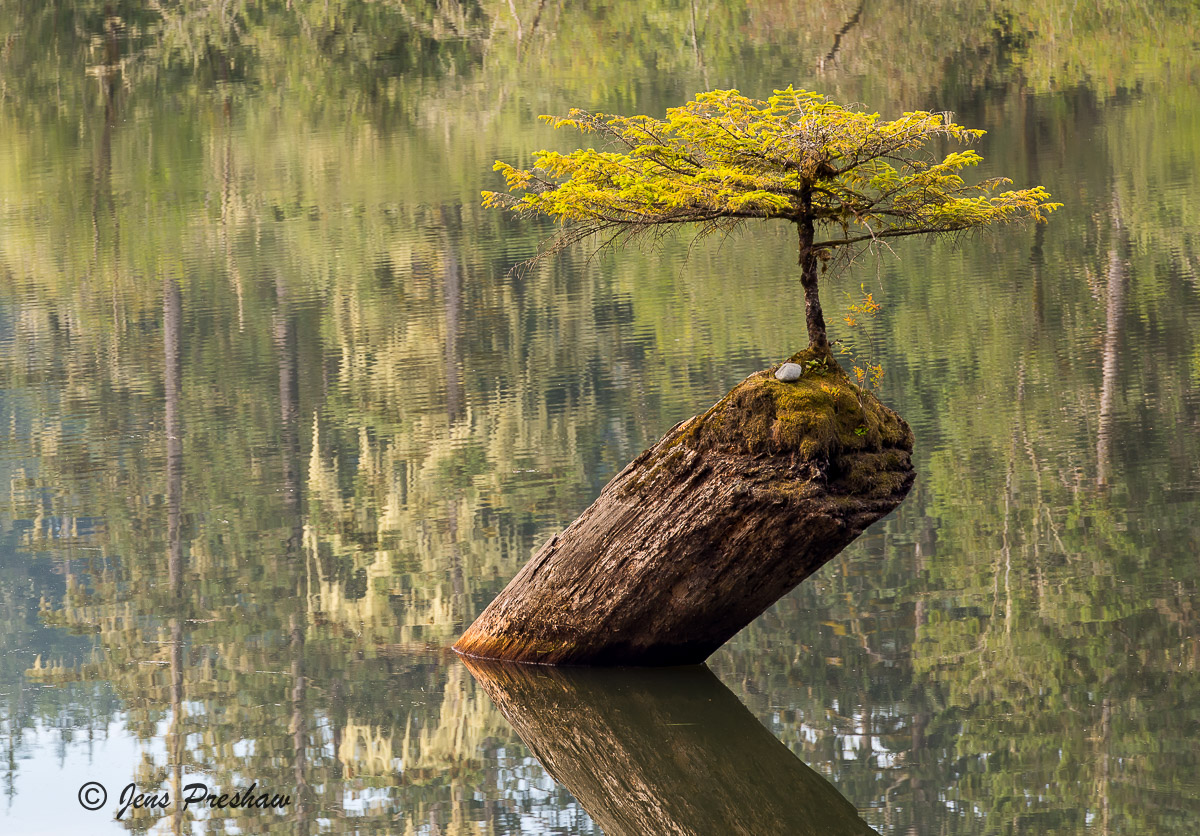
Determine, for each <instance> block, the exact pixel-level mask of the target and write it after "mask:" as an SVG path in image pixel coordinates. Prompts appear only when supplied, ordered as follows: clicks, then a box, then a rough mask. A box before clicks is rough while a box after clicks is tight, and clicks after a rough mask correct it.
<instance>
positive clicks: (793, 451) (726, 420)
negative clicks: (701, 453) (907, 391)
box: [681, 350, 912, 461]
mask: <svg viewBox="0 0 1200 836" xmlns="http://www.w3.org/2000/svg"><path fill="white" fill-rule="evenodd" d="M792 362H796V363H799V364H800V365H802V366H804V367H805V369H806V370H805V372H804V375H803V376H802V377H801V378H800V379H799V380H797V381H795V382H792V383H782V382H780V381H778V380H776V379H775V375H774V373H773V372H774V369H769V370H766V371H762V372H758V373H757V374H753V375H751V376H750V377H748V378H746V379H745V380H744V381H742V382H741V383H740V384H738V385H737V386H736V387H734V389H733V391H731V392H730V393H729V394H728V395H726V396H725V397H724V398H722V399H721V400H720V401H719V402H717V403H716V404H715V405H714V406H713V407H712V408H711V409H709V410H708V411H707V412H705V413H704V414H703V415H701V416H700V417H699V418H697V419H695V420H694V421H693V422H692V423H691V425H690V426H689V427H688V428H687V431H686V434H685V435H684V436H683V438H682V439H681V442H682V443H683V444H685V445H686V446H687V447H689V448H691V449H693V450H706V449H721V450H726V451H729V452H736V453H742V454H750V455H758V454H763V455H795V456H797V457H798V458H800V459H802V460H805V461H822V460H824V461H830V460H832V459H834V458H835V457H837V456H839V455H841V454H843V453H851V452H865V453H884V452H886V451H888V450H889V449H894V450H903V451H906V452H907V451H911V450H912V431H911V430H910V429H909V428H908V425H907V424H905V423H904V421H902V420H901V419H900V416H898V415H896V413H894V412H892V411H891V410H890V409H888V408H887V407H885V406H884V405H883V404H882V403H880V402H879V400H878V399H877V398H876V397H875V396H874V395H872V394H871V393H870V392H868V391H866V390H865V389H860V388H859V387H858V386H856V385H855V384H854V383H853V382H851V380H850V379H849V378H848V377H847V376H846V375H845V373H844V372H842V370H841V369H840V368H838V367H837V366H836V365H834V364H833V363H832V360H831V359H830V358H828V357H827V356H826V355H822V354H821V353H820V352H816V351H812V350H806V351H804V352H801V353H799V354H797V355H795V356H794V357H793V358H792Z"/></svg>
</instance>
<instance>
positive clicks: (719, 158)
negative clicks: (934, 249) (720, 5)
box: [483, 87, 1062, 354]
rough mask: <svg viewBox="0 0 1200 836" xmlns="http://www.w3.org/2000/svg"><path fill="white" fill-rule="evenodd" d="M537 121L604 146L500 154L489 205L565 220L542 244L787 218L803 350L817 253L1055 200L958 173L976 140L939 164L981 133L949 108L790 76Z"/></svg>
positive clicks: (986, 219) (1031, 211)
mask: <svg viewBox="0 0 1200 836" xmlns="http://www.w3.org/2000/svg"><path fill="white" fill-rule="evenodd" d="M541 118H542V119H543V120H545V121H548V122H550V123H552V124H553V125H554V127H556V128H558V127H564V126H569V127H574V128H577V129H579V130H580V131H582V132H583V133H585V134H592V133H596V134H599V135H600V136H601V137H603V138H604V139H605V140H606V141H607V144H608V145H609V148H608V149H607V150H596V149H593V148H588V149H585V150H578V151H573V152H571V153H570V154H560V153H556V152H554V151H539V152H538V153H537V154H536V157H535V163H534V166H533V168H532V169H529V170H522V169H518V168H515V167H513V166H511V165H509V164H507V163H505V162H502V161H497V163H496V165H495V169H496V170H497V171H500V172H502V173H503V174H504V178H505V180H506V181H507V183H508V188H509V192H510V194H504V193H498V192H490V191H485V192H483V203H484V205H485V206H490V207H501V208H506V209H511V210H513V211H515V212H517V213H520V214H527V215H538V214H543V215H549V216H551V217H554V218H557V219H558V220H559V221H560V222H561V223H562V228H561V230H560V232H559V233H558V234H557V236H556V237H555V238H554V239H553V241H552V243H551V244H550V246H549V247H547V248H546V249H545V250H544V251H543V253H542V255H546V254H549V253H551V252H556V251H558V250H560V249H562V248H563V247H565V246H567V245H570V244H572V243H575V242H577V241H579V240H581V239H583V238H586V237H588V236H591V235H593V234H597V233H599V234H601V235H608V236H609V237H608V240H607V243H609V244H612V243H619V242H622V241H625V240H628V239H630V238H632V237H635V236H639V235H643V234H646V233H650V234H653V235H659V234H662V233H663V232H665V231H667V230H668V229H670V228H672V227H674V226H676V225H678V224H698V225H700V233H701V234H706V233H711V232H715V231H727V230H731V229H733V228H734V227H736V226H738V225H739V224H741V223H743V222H745V221H747V220H750V219H765V220H770V219H778V220H784V221H789V222H791V223H794V224H795V225H796V230H797V233H798V236H799V243H800V253H799V264H800V284H801V286H802V287H803V288H804V308H805V321H806V324H807V327H808V339H809V348H810V349H814V350H816V351H819V352H822V353H825V354H829V340H828V337H827V335H826V331H825V318H824V316H823V315H822V312H821V301H820V298H819V296H818V288H817V277H818V272H819V271H818V264H822V263H825V262H829V261H830V260H838V261H839V262H840V263H847V262H849V261H852V260H853V258H854V256H855V254H856V253H858V252H860V251H861V249H862V248H864V247H871V246H873V245H875V244H876V243H877V242H881V241H884V240H886V239H888V238H896V237H900V236H906V235H948V234H955V233H960V232H964V231H966V230H970V229H976V228H979V227H985V226H988V225H991V224H996V223H1012V222H1021V221H1028V220H1030V219H1032V220H1034V221H1036V222H1043V221H1045V219H1046V216H1047V215H1048V214H1049V213H1050V212H1052V211H1054V210H1055V209H1057V208H1059V207H1060V206H1061V205H1062V204H1059V203H1050V202H1048V201H1049V197H1050V195H1049V193H1048V192H1047V191H1046V190H1045V189H1044V188H1042V187H1041V186H1035V187H1033V188H1028V189H1020V190H1016V191H1000V190H1001V189H1002V188H1003V187H1005V186H1007V185H1009V184H1011V182H1012V181H1011V180H1008V179H1007V178H1003V177H997V178H993V179H990V180H984V181H983V182H980V183H976V184H968V183H967V182H966V181H964V180H963V178H962V177H961V176H960V175H959V172H960V171H962V170H963V169H964V168H967V167H969V166H973V165H976V164H977V163H979V162H980V160H981V159H982V158H981V157H980V156H979V155H978V154H977V153H975V152H974V151H971V150H963V151H954V152H952V153H950V154H948V155H946V156H945V157H944V158H943V159H941V160H940V161H939V160H938V158H937V155H936V154H934V153H932V152H931V151H930V149H929V147H928V146H929V145H930V144H931V143H933V142H935V141H937V140H942V139H949V140H955V141H957V142H959V143H969V142H971V141H972V140H974V139H977V138H978V137H980V136H982V135H983V133H984V132H983V131H981V130H977V129H972V128H964V127H962V126H960V125H956V124H955V123H954V122H953V120H952V118H951V114H949V113H931V112H926V111H914V112H911V113H905V114H904V115H903V116H901V117H900V118H899V119H896V120H894V121H890V122H889V121H884V120H882V119H880V117H879V114H877V113H862V112H859V111H856V110H852V109H849V108H846V107H843V106H841V105H838V104H835V103H833V102H831V101H829V100H828V99H826V98H825V97H824V96H822V95H820V94H818V93H812V92H808V91H805V90H796V89H793V88H792V87H789V88H788V89H786V90H777V91H775V95H773V96H771V97H770V98H769V99H767V100H766V101H765V102H764V101H761V100H758V99H750V98H747V97H745V96H743V95H741V94H740V93H739V92H738V91H736V90H713V91H711V92H708V93H701V94H700V95H699V96H697V97H696V99H695V100H694V101H691V102H688V103H687V104H685V105H683V106H682V107H675V108H671V109H669V110H668V111H667V114H666V118H665V119H655V118H652V117H649V116H613V115H609V114H604V113H588V112H587V111H582V110H571V111H570V112H569V114H568V116H567V117H566V118H556V117H553V116H543V117H541ZM818 233H819V234H818Z"/></svg>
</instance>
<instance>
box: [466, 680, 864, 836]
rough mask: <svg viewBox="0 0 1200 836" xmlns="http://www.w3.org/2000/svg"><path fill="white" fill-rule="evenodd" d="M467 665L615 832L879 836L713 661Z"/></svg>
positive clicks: (555, 772) (551, 767)
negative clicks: (620, 666)
mask: <svg viewBox="0 0 1200 836" xmlns="http://www.w3.org/2000/svg"><path fill="white" fill-rule="evenodd" d="M464 661H466V663H467V667H468V668H469V669H470V670H471V672H472V673H473V674H474V675H475V678H476V679H477V680H478V681H479V683H480V684H481V685H482V686H483V688H484V690H486V691H487V693H488V696H489V697H491V699H492V702H494V703H495V704H496V706H497V708H499V709H500V711H501V713H502V714H504V716H505V718H507V719H508V722H509V723H511V724H512V726H513V728H514V729H515V730H516V732H517V734H518V735H520V737H521V739H522V740H523V741H525V745H526V746H528V747H529V749H530V751H532V752H533V754H534V756H536V757H537V759H538V760H539V761H540V762H541V764H542V766H543V767H545V769H546V771H547V772H549V773H550V775H551V777H553V778H554V780H556V781H558V782H559V783H560V784H562V785H563V786H565V787H566V788H567V789H568V790H570V791H571V794H572V795H574V796H575V798H577V799H578V800H579V803H580V804H582V805H583V807H584V809H585V810H587V811H588V814H589V815H591V817H592V819H593V820H594V821H595V822H596V824H598V825H599V826H600V828H601V829H602V830H603V831H604V833H605V834H607V836H667V835H668V834H670V836H708V834H711V833H722V834H731V835H732V834H746V836H761V834H774V833H779V834H785V833H786V834H791V836H878V834H877V833H876V831H875V830H872V829H871V828H870V827H869V826H868V825H867V824H866V822H864V821H863V820H862V819H861V818H860V817H859V815H858V811H857V810H856V809H855V807H854V805H852V804H851V803H850V802H849V801H847V800H846V799H845V798H843V797H842V796H841V794H839V793H838V791H837V790H836V789H835V788H834V787H833V786H831V785H830V784H829V782H827V781H826V780H825V779H824V778H822V777H821V776H820V775H818V774H817V773H816V772H814V771H813V770H812V769H810V768H809V767H808V766H806V765H805V764H804V762H803V761H801V760H800V759H799V758H797V757H796V756H795V755H794V754H792V752H791V750H789V749H788V747H787V746H785V745H784V744H782V743H781V742H779V740H777V739H776V738H775V737H774V736H773V735H772V734H771V733H770V732H769V731H767V729H765V728H764V727H763V726H762V724H761V723H759V722H758V720H757V719H755V717H754V715H753V714H751V713H750V712H749V711H748V710H747V709H746V707H745V706H744V705H742V704H741V702H739V701H738V698H737V697H736V696H734V695H733V694H732V693H731V692H730V691H729V689H728V688H726V687H725V686H724V685H722V684H721V682H720V680H718V679H717V678H716V677H715V676H713V674H712V673H711V672H710V671H709V670H708V669H707V668H705V667H701V666H695V667H690V668H675V669H672V670H669V671H665V670H646V669H627V670H622V671H595V670H587V669H581V668H575V669H563V668H548V667H531V666H529V665H514V664H511V663H504V662H492V661H484V660H478V659H466V660H464Z"/></svg>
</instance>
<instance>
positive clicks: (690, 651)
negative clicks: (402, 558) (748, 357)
mask: <svg viewBox="0 0 1200 836" xmlns="http://www.w3.org/2000/svg"><path fill="white" fill-rule="evenodd" d="M826 358H827V355H821V356H820V357H818V356H815V355H814V357H811V358H810V357H807V356H806V355H805V354H804V353H801V354H798V355H796V356H795V357H793V358H792V361H793V362H799V363H800V364H801V365H802V366H803V367H804V368H805V373H804V374H803V375H802V376H801V378H800V379H799V380H796V381H794V382H788V383H785V382H782V381H779V380H777V379H776V378H775V376H774V374H773V372H774V369H768V370H764V371H761V372H757V373H755V374H753V375H751V376H750V377H748V378H746V379H745V380H744V381H742V382H741V383H739V384H738V385H737V386H735V387H734V388H733V390H732V391H730V392H729V394H727V395H726V396H725V397H724V398H722V399H721V400H720V401H718V402H717V403H716V404H715V405H714V406H713V407H712V408H710V409H709V410H708V411H706V412H705V413H703V414H702V415H699V416H697V417H695V418H692V419H691V420H689V421H686V422H683V423H682V424H679V425H678V426H676V427H674V428H673V429H672V430H671V431H670V432H668V433H667V434H666V435H665V436H664V437H663V438H662V439H661V440H659V442H658V443H657V444H655V445H654V446H653V447H651V448H650V449H648V450H646V451H645V452H644V453H642V455H640V456H639V457H638V458H637V459H635V460H634V461H633V462H631V463H630V464H629V465H628V466H627V467H626V468H625V469H624V470H622V471H621V472H620V473H619V474H617V475H616V476H615V477H614V478H613V479H612V481H611V482H609V483H608V485H607V486H605V488H604V490H603V491H602V492H601V493H600V496H599V497H598V498H597V499H596V501H595V503H593V504H592V506H591V507H590V508H588V509H587V510H586V511H584V512H583V514H581V515H580V516H579V518H578V519H576V520H575V522H573V523H572V524H571V525H570V526H569V527H568V528H567V529H566V530H565V531H563V532H562V533H561V534H559V535H558V536H556V537H554V538H552V539H551V541H550V542H549V543H547V544H546V545H545V546H543V547H542V549H541V550H540V551H539V552H538V553H537V554H536V555H535V556H534V558H533V559H532V560H531V561H530V562H529V563H528V564H527V565H526V566H525V567H524V568H523V569H522V570H521V571H520V572H519V573H518V574H517V576H516V577H515V578H513V580H512V582H511V583H510V584H509V585H508V587H506V588H505V589H504V591H503V592H501V593H500V595H499V596H498V597H497V598H496V600H495V601H493V602H492V604H491V605H489V606H488V608H487V609H486V610H484V612H483V613H482V614H481V615H480V616H479V618H478V619H476V621H475V623H474V624H472V625H471V627H470V628H469V629H468V630H467V632H466V633H465V634H464V635H463V636H462V638H460V639H459V640H458V642H457V643H456V644H455V646H454V649H455V650H457V651H458V652H460V653H462V654H465V655H468V656H474V657H480V658H490V659H504V660H509V661H519V662H533V663H542V664H575V665H682V664H696V663H699V662H702V661H703V660H704V659H705V658H707V657H708V655H709V654H711V653H712V652H713V651H714V650H716V649H717V648H718V647H720V646H721V645H722V644H723V643H724V642H725V641H727V640H728V639H729V638H730V637H732V636H733V635H734V634H735V633H736V632H737V631H738V630H740V629H742V627H744V626H745V625H746V624H748V623H749V622H750V621H752V620H753V619H754V618H756V617H757V616H758V615H759V614H760V613H761V612H762V611H763V610H765V609H766V608H767V607H769V606H770V605H771V604H772V603H774V602H775V601H776V600H778V599H779V598H780V597H782V596H783V595H784V594H786V593H787V592H788V591H789V590H791V589H792V588H793V587H795V586H796V584H798V583H800V581H802V580H803V579H804V578H806V577H808V576H809V575H810V574H812V573H813V572H815V571H816V570H817V569H819V568H820V567H821V566H822V565H824V564H825V563H826V562H828V561H829V560H830V559H832V558H833V557H834V556H835V555H836V554H837V553H838V552H840V551H841V550H842V549H843V548H845V546H846V545H848V544H849V543H850V542H851V541H852V540H853V539H854V538H855V537H857V536H858V535H859V534H861V533H862V531H863V530H865V529H866V528H867V526H869V525H871V524H872V523H873V522H875V521H876V520H878V519H879V518H880V517H882V516H884V515H885V514H887V513H888V512H889V511H891V510H892V509H893V508H895V507H896V506H897V505H899V504H900V502H901V500H903V499H904V497H905V495H906V494H907V493H908V490H909V488H910V487H911V486H912V481H913V469H912V464H911V461H910V455H911V453H912V443H913V436H912V431H911V430H910V429H909V427H908V425H907V424H906V423H905V422H904V421H903V419H901V418H900V416H898V415H897V414H896V413H895V412H893V411H892V410H890V409H888V408H887V407H886V406H884V405H883V404H882V403H881V402H880V401H879V400H878V399H877V398H876V397H875V396H874V395H873V394H871V393H870V392H868V391H865V390H863V389H860V388H859V387H857V386H855V385H854V383H853V382H852V381H851V380H850V379H849V378H848V377H847V376H846V375H845V373H844V372H843V371H842V370H841V369H840V368H839V367H838V366H837V364H836V362H834V361H833V360H832V358H827V359H826ZM810 360H812V361H813V362H811V363H810V362H809V361H810Z"/></svg>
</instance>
